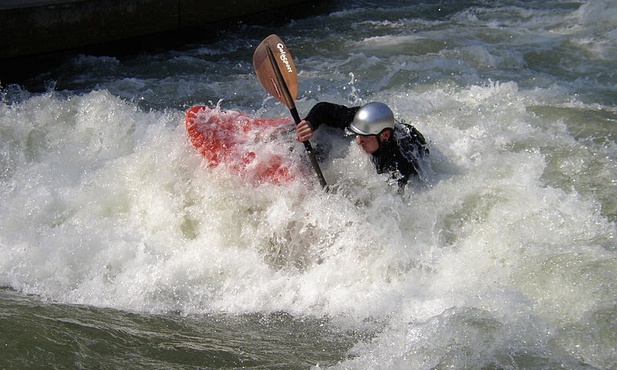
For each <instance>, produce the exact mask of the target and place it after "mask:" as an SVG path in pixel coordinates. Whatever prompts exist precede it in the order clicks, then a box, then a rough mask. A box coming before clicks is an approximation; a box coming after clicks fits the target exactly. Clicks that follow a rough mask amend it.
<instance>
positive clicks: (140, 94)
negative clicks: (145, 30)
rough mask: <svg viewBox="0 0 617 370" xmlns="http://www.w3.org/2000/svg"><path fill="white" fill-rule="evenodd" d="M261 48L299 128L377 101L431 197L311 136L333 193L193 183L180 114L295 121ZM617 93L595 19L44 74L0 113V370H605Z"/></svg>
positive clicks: (368, 19) (615, 263) (435, 21)
mask: <svg viewBox="0 0 617 370" xmlns="http://www.w3.org/2000/svg"><path fill="white" fill-rule="evenodd" d="M271 33H276V34H278V35H279V36H280V37H281V38H282V39H283V40H284V41H285V42H286V44H287V46H288V47H289V50H290V53H291V54H292V56H293V58H294V62H295V65H296V67H297V69H298V72H299V94H298V100H297V102H296V105H297V107H298V110H299V111H300V113H301V114H306V113H307V112H308V110H309V109H310V108H311V107H312V106H313V105H314V104H315V103H317V102H319V101H331V102H335V103H340V104H346V105H360V104H363V103H366V102H369V101H383V102H386V103H387V104H389V105H390V107H392V109H393V111H394V113H395V115H396V117H397V118H398V119H400V120H403V121H405V122H408V123H411V124H413V125H414V126H415V127H417V128H418V129H419V130H420V132H422V133H423V135H424V136H425V137H426V139H427V140H428V141H429V142H430V144H429V145H430V153H431V158H432V170H433V173H432V174H431V176H429V179H428V181H427V182H426V183H424V184H418V183H412V184H410V185H408V187H407V188H406V190H405V192H404V194H400V193H399V192H397V189H395V188H393V187H392V186H390V185H389V184H388V178H387V176H386V175H378V174H376V173H375V171H374V168H373V165H372V163H370V160H369V159H368V158H367V157H366V155H365V154H364V153H363V152H362V151H361V150H360V149H359V148H358V147H357V145H355V143H354V142H353V141H352V140H350V139H351V138H349V137H339V136H337V135H336V133H335V132H333V131H329V130H328V129H320V132H318V135H316V137H315V138H314V140H313V145H314V146H316V147H317V148H318V149H319V151H320V160H321V163H320V164H321V167H322V170H323V172H324V176H325V177H326V179H327V180H328V182H329V183H331V184H333V189H332V191H330V192H324V191H322V190H321V188H320V187H319V185H318V184H317V183H316V181H315V180H314V179H313V178H312V177H311V176H307V177H302V178H297V179H296V180H294V181H292V182H291V183H289V184H285V185H283V186H279V185H273V184H262V185H257V186H256V185H254V184H249V183H245V182H243V181H242V180H241V179H239V178H238V177H237V176H236V175H235V174H234V173H233V172H232V171H229V170H228V169H226V168H225V167H224V166H219V167H216V168H210V167H208V166H207V165H206V164H205V163H204V160H203V158H202V157H201V156H200V155H199V153H197V152H196V151H195V149H194V148H193V147H192V146H191V144H190V142H189V140H188V138H187V135H186V131H185V129H184V126H183V117H184V112H185V111H186V109H188V108H189V107H190V106H192V105H195V104H208V105H212V106H216V105H217V104H219V105H220V106H221V108H222V109H231V110H238V111H243V112H247V113H249V114H251V115H253V116H259V117H286V116H288V114H289V112H288V111H287V109H286V108H285V107H284V106H282V104H280V103H279V102H277V101H276V100H275V99H273V98H271V97H269V96H268V94H267V93H266V92H265V91H264V89H263V88H262V86H261V85H260V84H259V81H258V80H257V79H256V77H255V75H254V72H253V69H252V68H253V67H252V63H251V56H252V53H253V50H254V48H255V47H256V46H257V44H258V43H259V42H260V41H261V40H262V39H263V38H264V37H266V36H268V35H269V34H271ZM616 71H617V4H615V2H614V1H610V0H593V1H592V0H588V1H561V0H554V1H551V0H545V1H528V2H521V1H514V0H497V1H491V2H487V1H441V2H439V3H438V4H434V3H433V2H428V1H426V2H425V1H407V2H400V1H380V2H370V1H360V0H353V1H346V2H342V1H336V2H332V3H329V4H322V5H320V6H319V7H318V8H317V9H315V14H311V15H307V16H306V18H302V19H297V20H294V21H290V22H288V23H285V24H283V25H280V24H279V25H263V24H260V23H256V24H243V25H238V26H237V27H234V28H232V29H228V30H225V31H223V30H222V31H221V32H220V33H219V35H218V38H217V40H216V41H214V42H208V43H193V44H190V45H183V46H179V47H177V48H176V49H174V50H168V51H157V52H148V53H146V52H143V53H137V54H135V55H124V56H116V57H114V56H92V55H80V56H77V57H75V58H72V59H70V60H68V61H67V62H66V63H64V64H63V65H62V66H59V67H52V66H49V67H48V68H46V67H45V66H42V67H41V73H40V74H39V75H37V76H36V77H33V78H32V79H29V80H28V81H24V82H23V83H22V84H10V85H7V84H5V85H3V86H2V90H1V91H2V98H1V99H2V103H1V104H0V135H1V138H2V140H0V188H1V192H0V205H1V208H2V217H1V218H0V256H1V257H0V286H1V287H2V290H0V302H1V305H2V307H3V308H2V311H3V314H2V315H1V317H0V320H1V321H2V327H3V330H2V334H0V337H1V338H2V346H3V351H4V352H5V355H3V358H2V359H0V367H2V368H4V367H7V368H19V367H28V365H35V364H37V363H40V364H43V363H44V364H49V363H51V364H55V365H56V366H57V367H60V368H61V367H70V368H81V367H85V368H92V367H99V366H103V367H105V366H109V367H110V368H112V367H116V368H142V367H143V368H152V367H158V368H184V367H186V368H232V367H241V366H245V367H248V368H280V369H289V368H296V369H300V368H311V367H314V368H335V369H431V368H499V369H517V368H526V369H550V368H568V369H592V368H593V369H610V368H615V367H617V350H616V348H617V286H616V285H615V282H616V281H617V242H616V241H615V233H616V227H615V222H616V220H617V201H616V200H615V194H617V163H616V161H617V159H616V158H617V155H616V154H617V144H616V141H617V140H616V139H617V88H616V86H617V72H616ZM41 86H42V87H43V88H41ZM290 130H291V127H290ZM273 140H275V141H273V142H272V143H270V144H269V145H264V146H263V147H262V148H258V149H257V150H272V148H274V147H279V148H280V147H285V146H286V147H288V148H289V150H288V152H289V156H290V158H291V160H293V161H297V162H298V164H299V165H303V166H306V159H305V157H304V154H303V149H302V145H301V144H300V143H298V142H294V141H293V140H291V139H289V140H286V139H285V138H273ZM276 140H278V141H276ZM309 173H310V172H309ZM5 328H6V329H5Z"/></svg>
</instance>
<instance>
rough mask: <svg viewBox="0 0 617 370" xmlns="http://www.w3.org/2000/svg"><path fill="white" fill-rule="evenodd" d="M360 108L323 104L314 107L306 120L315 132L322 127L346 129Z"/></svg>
mask: <svg viewBox="0 0 617 370" xmlns="http://www.w3.org/2000/svg"><path fill="white" fill-rule="evenodd" d="M358 109H360V107H351V108H349V107H346V106H344V105H339V104H334V103H328V102H321V103H317V104H315V105H314V106H313V108H312V109H311V111H310V112H309V113H308V115H307V116H306V118H305V120H307V121H309V122H310V123H311V126H313V130H317V128H318V127H319V126H321V125H326V126H330V127H336V128H340V129H345V128H346V127H347V126H349V124H350V123H351V121H353V117H354V116H355V115H356V112H357V111H358Z"/></svg>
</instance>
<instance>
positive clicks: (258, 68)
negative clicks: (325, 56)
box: [253, 35, 326, 188]
mask: <svg viewBox="0 0 617 370" xmlns="http://www.w3.org/2000/svg"><path fill="white" fill-rule="evenodd" d="M253 67H254V68H255V73H256V74H257V78H258V79H259V82H261V84H262V85H263V87H264V88H265V89H266V90H267V91H268V92H269V93H270V95H272V96H273V97H275V98H276V99H277V100H278V101H280V102H281V103H283V104H285V106H286V107H287V108H289V112H291V115H292V117H293V119H294V121H295V122H296V125H297V124H298V123H300V121H301V119H300V115H299V114H298V110H297V109H296V103H295V100H296V96H297V94H298V74H297V72H296V66H295V65H294V62H293V60H292V58H291V54H290V53H289V50H287V46H285V44H284V43H283V40H281V39H280V38H279V37H278V36H277V35H270V36H268V37H266V38H265V39H264V40H263V41H262V42H261V43H260V44H259V45H258V46H257V49H255V53H254V54H253ZM304 148H305V149H306V153H307V154H308V157H309V160H310V161H311V165H312V166H313V169H314V170H315V173H316V174H317V178H318V179H319V183H320V184H321V186H322V187H324V188H325V187H326V179H325V178H324V176H323V173H321V169H320V168H319V164H318V163H317V158H315V154H314V153H313V146H312V145H311V143H309V142H308V141H304Z"/></svg>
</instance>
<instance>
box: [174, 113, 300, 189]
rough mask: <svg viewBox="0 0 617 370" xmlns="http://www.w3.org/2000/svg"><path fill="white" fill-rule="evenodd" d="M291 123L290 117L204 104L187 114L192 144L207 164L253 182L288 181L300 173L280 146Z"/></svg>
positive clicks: (187, 127)
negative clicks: (243, 111)
mask: <svg viewBox="0 0 617 370" xmlns="http://www.w3.org/2000/svg"><path fill="white" fill-rule="evenodd" d="M291 124H292V121H291V119H287V118H254V117H251V116H249V115H248V114H246V113H242V112H238V111H233V110H222V109H220V108H218V107H216V108H211V107H208V106H205V105H197V106H194V107H192V108H190V109H189V110H187V112H186V116H185V126H186V130H187V133H188V136H189V138H190V140H191V143H192V144H193V146H194V147H195V148H196V149H197V151H198V152H199V153H201V155H202V156H203V157H204V158H205V160H206V162H207V164H208V166H209V167H218V166H225V167H226V168H228V169H229V170H230V171H231V172H233V173H234V174H236V175H237V176H238V177H240V178H242V179H244V180H246V181H248V182H251V183H253V184H261V183H272V184H285V183H288V182H290V181H292V180H293V179H294V178H296V177H297V176H300V169H299V168H298V166H297V165H295V164H294V163H293V162H292V159H291V153H289V150H288V149H285V148H284V147H285V145H281V143H284V142H282V140H283V137H284V135H285V134H286V133H289V132H290V131H291V129H290V125H291ZM277 140H278V141H279V142H277Z"/></svg>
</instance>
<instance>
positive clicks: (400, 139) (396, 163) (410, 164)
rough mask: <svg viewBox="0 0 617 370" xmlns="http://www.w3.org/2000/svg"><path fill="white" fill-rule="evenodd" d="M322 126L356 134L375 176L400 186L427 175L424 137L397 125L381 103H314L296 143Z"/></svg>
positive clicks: (299, 125) (302, 123) (405, 125)
mask: <svg viewBox="0 0 617 370" xmlns="http://www.w3.org/2000/svg"><path fill="white" fill-rule="evenodd" d="M321 125H326V126H330V127H336V128H340V129H342V130H344V129H349V130H350V131H351V132H353V133H355V134H356V141H357V143H358V145H360V147H361V148H362V150H364V152H366V153H368V154H370V155H371V159H372V161H373V163H374V164H375V168H376V170H377V173H390V174H391V176H392V179H394V180H395V181H396V182H398V185H399V186H400V187H403V186H404V185H405V184H407V182H408V181H409V179H410V178H412V177H418V176H419V177H421V178H422V177H423V176H425V175H426V174H425V170H426V169H425V168H423V163H425V161H426V160H428V154H429V150H428V145H427V144H426V140H425V139H424V136H422V134H421V133H420V132H419V131H418V130H416V128H415V127H413V126H411V125H408V124H403V123H399V122H397V121H396V120H395V119H394V114H393V113H392V110H391V109H390V108H389V107H388V106H387V105H386V104H384V103H379V102H372V103H368V104H366V105H364V106H362V107H347V106H344V105H339V104H334V103H329V102H321V103H317V104H315V106H313V108H312V109H311V110H310V111H309V113H308V115H307V116H306V118H304V119H303V120H302V121H301V122H300V123H299V124H298V125H297V126H296V137H297V139H298V141H301V142H302V141H306V140H309V139H311V138H312V137H313V132H314V131H315V130H317V129H318V128H319V127H320V126H321Z"/></svg>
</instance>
